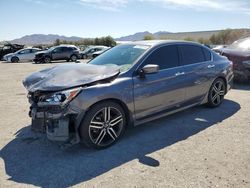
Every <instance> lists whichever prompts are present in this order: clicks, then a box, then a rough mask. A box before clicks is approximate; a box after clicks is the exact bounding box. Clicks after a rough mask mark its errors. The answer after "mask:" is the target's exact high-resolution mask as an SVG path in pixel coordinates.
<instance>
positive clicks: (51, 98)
mask: <svg viewBox="0 0 250 188" xmlns="http://www.w3.org/2000/svg"><path fill="white" fill-rule="evenodd" d="M81 90H82V88H81V87H80V88H74V89H70V90H65V91H60V92H57V93H54V94H52V95H47V96H44V97H42V98H41V100H40V104H43V105H46V104H49V105H62V106H63V105H66V104H68V103H69V102H70V101H71V100H72V99H74V98H75V97H76V96H77V95H78V94H79V92H80V91H81Z"/></svg>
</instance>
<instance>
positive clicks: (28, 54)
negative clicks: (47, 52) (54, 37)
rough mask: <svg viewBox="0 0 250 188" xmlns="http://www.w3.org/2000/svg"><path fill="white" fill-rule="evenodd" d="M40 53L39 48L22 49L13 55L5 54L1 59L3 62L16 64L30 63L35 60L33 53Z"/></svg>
mask: <svg viewBox="0 0 250 188" xmlns="http://www.w3.org/2000/svg"><path fill="white" fill-rule="evenodd" d="M38 51H41V49H39V48H24V49H21V50H18V51H17V52H15V53H10V54H7V55H5V56H4V57H3V60H4V61H7V62H12V63H18V62H24V61H32V60H33V59H34V58H35V53H36V52H38Z"/></svg>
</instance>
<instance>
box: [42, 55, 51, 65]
mask: <svg viewBox="0 0 250 188" xmlns="http://www.w3.org/2000/svg"><path fill="white" fill-rule="evenodd" d="M43 62H44V63H50V62H51V58H50V57H49V56H45V57H44V60H43Z"/></svg>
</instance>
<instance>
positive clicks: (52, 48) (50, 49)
mask: <svg viewBox="0 0 250 188" xmlns="http://www.w3.org/2000/svg"><path fill="white" fill-rule="evenodd" d="M55 48H56V46H53V47H51V48H49V49H48V51H52V50H54V49H55Z"/></svg>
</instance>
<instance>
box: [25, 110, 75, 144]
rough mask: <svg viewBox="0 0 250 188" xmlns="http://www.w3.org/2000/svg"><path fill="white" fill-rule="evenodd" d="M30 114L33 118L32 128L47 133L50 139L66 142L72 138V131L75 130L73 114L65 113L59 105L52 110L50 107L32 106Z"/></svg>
mask: <svg viewBox="0 0 250 188" xmlns="http://www.w3.org/2000/svg"><path fill="white" fill-rule="evenodd" d="M53 108H54V107H53ZM29 115H30V116H31V118H32V122H31V130H32V131H34V132H40V133H46V135H47V138H48V139H49V140H52V141H63V142H66V141H69V140H70V138H71V134H70V133H74V132H75V131H74V123H73V121H71V115H65V114H64V110H63V109H61V110H59V107H58V108H57V110H56V111H55V110H53V112H51V109H49V107H48V108H47V109H46V108H39V107H34V106H32V107H31V111H30V113H29ZM72 116H73V115H72Z"/></svg>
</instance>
